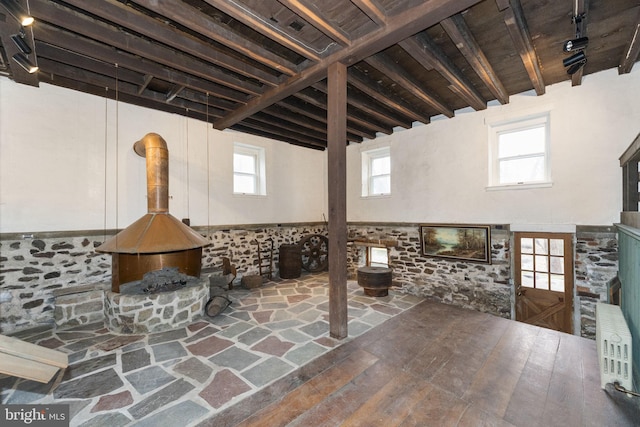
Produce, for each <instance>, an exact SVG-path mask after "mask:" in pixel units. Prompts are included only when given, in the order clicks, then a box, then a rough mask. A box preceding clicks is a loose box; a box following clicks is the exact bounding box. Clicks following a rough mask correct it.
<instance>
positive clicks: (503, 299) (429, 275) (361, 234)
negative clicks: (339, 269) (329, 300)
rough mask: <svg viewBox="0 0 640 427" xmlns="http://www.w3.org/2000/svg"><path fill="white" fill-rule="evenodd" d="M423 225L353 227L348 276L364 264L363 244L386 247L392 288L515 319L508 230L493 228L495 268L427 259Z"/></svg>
mask: <svg viewBox="0 0 640 427" xmlns="http://www.w3.org/2000/svg"><path fill="white" fill-rule="evenodd" d="M419 230H420V229H419V225H418V224H416V225H410V224H407V225H404V224H403V225H380V226H372V225H367V224H362V225H356V224H352V225H350V226H349V240H350V241H351V242H352V243H351V244H350V246H349V251H348V257H349V260H348V269H349V276H350V277H352V278H355V277H356V270H357V268H358V266H360V265H364V264H363V256H362V251H364V250H365V249H364V248H365V246H361V245H359V244H357V243H355V242H357V241H360V242H362V241H365V242H375V243H379V244H381V245H386V246H388V253H389V266H390V267H391V268H392V269H393V282H394V285H396V286H400V287H402V289H403V290H404V291H405V292H407V293H410V294H413V295H417V296H422V297H427V298H431V299H435V300H437V301H440V302H443V303H446V304H453V305H457V306H460V307H465V308H471V309H474V310H478V311H482V312H487V313H491V314H494V315H496V316H501V317H505V318H510V317H511V305H512V304H511V294H512V292H511V286H510V281H509V279H510V277H511V267H510V245H509V230H508V227H507V226H502V225H494V226H492V227H491V264H484V263H476V262H464V261H452V260H448V259H443V258H434V257H425V256H423V255H422V254H421V250H420V231H419Z"/></svg>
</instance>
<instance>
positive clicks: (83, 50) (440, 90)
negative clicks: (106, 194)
mask: <svg viewBox="0 0 640 427" xmlns="http://www.w3.org/2000/svg"><path fill="white" fill-rule="evenodd" d="M5 1H12V2H16V4H18V5H20V6H22V8H23V9H25V10H26V7H27V0H0V5H1V4H3V2H5ZM576 7H577V8H578V9H575V8H576ZM29 8H30V10H31V13H32V14H33V15H34V16H35V18H36V23H35V25H33V27H32V29H26V35H27V37H25V39H24V40H26V41H27V42H28V44H29V46H31V47H32V48H34V49H33V51H34V52H33V53H32V54H31V56H30V58H32V59H33V60H38V65H40V71H39V72H38V73H36V74H33V75H28V74H27V73H26V72H24V70H22V68H21V67H19V66H18V65H17V63H15V62H14V61H13V60H12V59H11V56H12V55H13V54H14V53H16V52H18V50H17V49H18V48H17V45H16V44H14V43H13V41H12V40H11V36H12V35H13V34H15V33H16V32H17V31H19V26H18V24H17V20H15V19H13V17H11V16H8V15H7V13H3V11H4V8H3V7H0V76H9V77H10V78H12V79H14V80H15V81H17V82H20V83H24V84H31V85H38V82H44V83H47V84H55V85H59V86H62V87H66V88H70V89H72V90H78V91H83V92H87V93H91V94H95V95H98V96H104V97H106V98H112V99H114V98H118V100H120V101H123V102H128V103H132V104H135V105H140V106H144V107H146V108H153V109H158V110H161V111H166V112H169V113H173V114H180V115H183V116H187V117H189V118H192V119H198V120H206V121H207V122H208V123H212V124H213V125H214V126H215V127H216V128H218V129H233V130H238V131H243V132H250V133H252V134H255V135H261V136H267V137H270V138H275V139H277V140H280V141H283V142H284V143H289V144H295V145H300V146H303V147H309V148H312V149H322V148H323V144H324V145H326V137H327V129H326V128H327V124H328V121H327V114H328V105H327V91H328V89H327V83H326V81H325V80H326V78H327V70H328V68H329V67H330V66H331V65H332V64H335V63H338V62H339V63H342V64H344V65H345V66H346V67H347V82H348V83H347V87H348V92H347V94H346V95H347V96H346V102H347V105H346V106H345V111H346V116H347V117H346V123H347V134H346V137H345V143H346V142H347V141H349V142H360V141H363V140H365V139H372V138H375V137H376V136H377V135H379V134H381V133H386V134H388V133H390V132H393V131H394V130H395V129H396V128H397V127H404V128H408V127H411V126H413V125H414V124H415V123H416V122H420V123H423V124H428V123H430V121H431V118H432V117H433V116H440V115H442V116H445V117H453V116H454V114H455V113H454V112H455V111H457V110H460V109H464V108H467V107H472V108H474V109H483V108H486V107H487V102H488V101H492V100H494V99H496V100H498V102H500V103H503V104H505V103H507V102H509V96H511V95H513V94H517V93H521V92H524V91H528V90H531V89H534V90H535V91H536V93H538V94H543V93H544V90H545V85H549V84H555V83H559V82H563V81H572V82H573V83H574V84H576V82H577V83H580V82H581V81H582V77H583V76H584V75H588V74H591V73H595V72H598V71H601V70H606V69H610V68H617V69H618V71H619V73H621V74H625V73H629V72H630V71H631V70H632V68H633V66H634V65H635V63H636V62H637V61H638V59H639V52H640V41H639V39H640V35H639V33H640V6H639V5H638V3H637V0H588V2H587V0H577V3H576V2H549V1H548V0H462V1H461V0H426V1H420V0H323V1H316V0H127V1H124V0H104V1H102V2H87V1H84V0H29ZM581 11H584V12H585V13H586V15H585V16H586V19H587V20H588V22H589V38H590V46H589V49H588V50H589V51H588V53H587V56H588V59H589V60H588V62H587V63H586V64H585V65H584V67H583V68H582V69H581V70H580V72H579V73H576V74H577V75H573V76H569V75H568V74H567V70H566V68H565V67H564V66H563V64H562V59H563V58H566V57H567V55H566V54H565V53H564V52H562V45H563V43H564V42H565V41H567V40H569V39H571V38H573V36H575V31H574V30H575V27H574V25H573V24H572V23H571V17H572V16H575V14H576V13H581ZM572 27H573V28H572ZM583 29H584V24H583ZM40 59H41V60H40ZM0 78H6V77H0Z"/></svg>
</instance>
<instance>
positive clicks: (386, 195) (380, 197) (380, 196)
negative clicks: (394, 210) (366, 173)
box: [360, 193, 391, 199]
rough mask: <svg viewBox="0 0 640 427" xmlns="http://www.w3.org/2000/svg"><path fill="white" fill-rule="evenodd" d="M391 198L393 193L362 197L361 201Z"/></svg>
mask: <svg viewBox="0 0 640 427" xmlns="http://www.w3.org/2000/svg"><path fill="white" fill-rule="evenodd" d="M389 197H391V193H387V194H371V195H368V196H360V198H361V199H388V198H389Z"/></svg>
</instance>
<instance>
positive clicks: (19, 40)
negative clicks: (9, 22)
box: [11, 28, 31, 55]
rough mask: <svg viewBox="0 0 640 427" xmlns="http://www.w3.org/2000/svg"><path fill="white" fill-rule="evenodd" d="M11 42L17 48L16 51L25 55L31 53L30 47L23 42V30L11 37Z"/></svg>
mask: <svg viewBox="0 0 640 427" xmlns="http://www.w3.org/2000/svg"><path fill="white" fill-rule="evenodd" d="M11 40H13V43H15V45H16V46H18V49H20V51H21V52H22V53H24V54H25V55H29V54H30V53H31V47H30V46H29V44H28V43H27V41H26V40H25V33H24V28H21V29H20V32H19V33H17V34H14V35H12V36H11Z"/></svg>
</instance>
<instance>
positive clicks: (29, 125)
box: [0, 77, 327, 233]
mask: <svg viewBox="0 0 640 427" xmlns="http://www.w3.org/2000/svg"><path fill="white" fill-rule="evenodd" d="M207 129H208V131H207ZM148 132H156V133H158V134H160V135H161V136H162V137H163V138H164V139H165V140H166V141H167V144H168V147H169V174H170V179H169V194H170V200H169V212H170V213H171V214H172V215H173V216H175V217H176V218H186V217H189V218H190V219H191V225H194V226H198V225H222V224H229V225H231V224H247V223H251V224H260V223H287V222H307V221H321V220H322V215H323V213H325V214H326V212H327V209H326V204H327V202H326V200H327V197H326V194H327V193H326V190H325V188H326V153H323V152H321V151H316V150H309V149H303V148H300V147H296V146H293V145H288V144H284V143H281V142H276V141H272V140H269V139H265V138H259V137H254V136H251V135H245V134H241V133H237V132H227V131H225V132H220V131H217V130H215V129H213V128H212V127H211V126H209V127H208V128H207V126H206V124H205V123H204V122H201V121H198V120H193V119H187V118H185V117H182V116H178V115H175V114H168V113H163V112H158V111H153V110H149V109H146V108H140V107H136V106H132V105H127V104H125V103H123V102H119V103H116V102H115V101H111V100H105V99H103V98H100V97H96V96H92V95H87V94H83V93H80V92H76V91H72V90H67V89H64V88H59V87H56V86H51V85H47V84H41V85H40V87H39V88H33V87H29V86H25V85H19V84H16V83H14V82H13V81H11V80H9V79H8V78H5V77H0V233H19V232H34V231H67V230H94V229H96V230H101V229H104V228H124V227H126V226H128V225H129V224H130V223H132V222H133V221H135V220H137V219H138V218H140V217H141V216H142V215H144V214H145V213H146V212H147V201H146V172H145V160H144V159H143V158H141V157H139V156H137V155H136V154H135V153H134V152H133V149H132V147H133V144H134V142H135V141H137V140H138V139H140V138H142V137H143V136H144V135H145V134H146V133H148ZM234 141H241V142H245V143H248V144H253V145H256V146H260V147H264V148H265V151H266V162H267V196H264V197H249V196H244V197H243V196H234V195H233V194H232V192H233V174H232V155H233V142H234ZM207 142H208V145H209V150H207ZM187 158H188V161H187ZM116 159H117V160H116ZM105 170H106V173H105ZM207 176H210V178H209V179H207ZM207 193H208V194H209V196H210V197H207ZM116 207H117V211H116Z"/></svg>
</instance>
